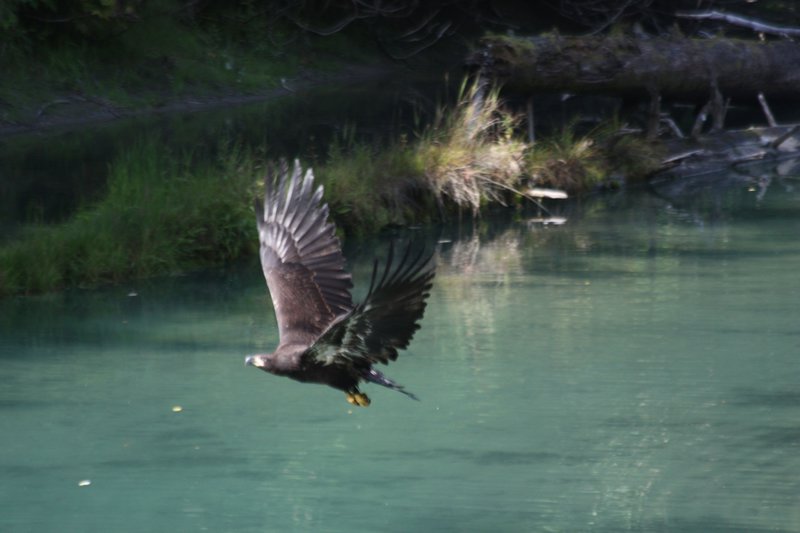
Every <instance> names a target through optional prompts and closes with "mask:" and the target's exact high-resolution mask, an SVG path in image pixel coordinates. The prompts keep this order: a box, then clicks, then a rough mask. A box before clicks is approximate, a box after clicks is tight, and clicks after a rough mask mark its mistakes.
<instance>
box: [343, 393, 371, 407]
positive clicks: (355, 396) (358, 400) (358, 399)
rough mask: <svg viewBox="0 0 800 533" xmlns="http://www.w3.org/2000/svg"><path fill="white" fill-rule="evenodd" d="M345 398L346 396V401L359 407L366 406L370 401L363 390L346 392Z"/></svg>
mask: <svg viewBox="0 0 800 533" xmlns="http://www.w3.org/2000/svg"><path fill="white" fill-rule="evenodd" d="M345 398H347V403H350V404H353V405H358V406H360V407H367V406H368V405H369V404H370V403H372V401H371V400H370V399H369V396H367V395H366V394H364V393H363V392H346V393H345Z"/></svg>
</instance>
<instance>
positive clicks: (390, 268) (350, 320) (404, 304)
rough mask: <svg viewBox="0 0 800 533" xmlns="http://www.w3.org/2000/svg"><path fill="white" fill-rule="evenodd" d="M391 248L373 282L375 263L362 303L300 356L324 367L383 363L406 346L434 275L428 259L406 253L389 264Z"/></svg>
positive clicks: (424, 303) (391, 247) (422, 311)
mask: <svg viewBox="0 0 800 533" xmlns="http://www.w3.org/2000/svg"><path fill="white" fill-rule="evenodd" d="M393 255H394V246H393V245H392V246H390V248H389V256H388V257H387V259H386V266H385V267H384V269H383V273H382V275H381V276H380V279H378V261H377V260H376V261H375V265H374V267H373V270H372V282H371V283H370V287H369V293H368V294H367V297H366V298H365V300H364V302H362V303H361V304H359V305H357V306H356V307H355V309H353V310H352V312H350V313H349V314H347V315H345V316H344V317H342V318H341V319H339V320H337V321H336V322H335V323H333V324H332V325H331V326H330V328H328V330H327V331H325V333H323V334H322V336H320V338H319V339H317V341H316V342H315V343H314V344H313V345H312V346H311V347H310V348H309V350H308V351H307V352H306V355H305V356H304V357H313V358H314V359H316V360H317V361H319V362H322V363H325V364H352V363H356V364H357V363H359V362H361V363H368V364H371V363H383V364H387V363H388V362H389V361H394V360H395V359H397V350H399V349H403V348H405V347H406V346H408V343H409V342H410V341H411V338H412V337H413V336H414V332H415V331H416V330H417V329H419V323H418V322H419V320H420V319H421V318H422V315H423V313H424V312H425V305H426V302H425V300H426V299H427V297H428V295H429V294H430V289H431V286H432V281H433V276H434V274H435V270H434V266H433V262H432V261H431V256H430V255H423V250H420V251H419V252H418V253H417V254H415V255H412V254H411V246H410V245H409V246H408V248H406V251H405V253H404V254H403V257H402V258H401V259H400V262H399V263H398V264H397V265H396V266H394V265H392V260H393Z"/></svg>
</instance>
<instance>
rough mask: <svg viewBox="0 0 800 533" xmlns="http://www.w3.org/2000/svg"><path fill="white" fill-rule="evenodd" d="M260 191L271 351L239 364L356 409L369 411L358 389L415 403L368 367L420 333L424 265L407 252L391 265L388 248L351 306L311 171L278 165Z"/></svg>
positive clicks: (429, 272)
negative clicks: (275, 338)
mask: <svg viewBox="0 0 800 533" xmlns="http://www.w3.org/2000/svg"><path fill="white" fill-rule="evenodd" d="M265 189H266V192H265V195H264V202H263V205H262V203H261V202H257V203H256V215H257V221H258V233H259V240H260V244H261V266H262V267H263V269H264V277H265V278H266V280H267V286H268V287H269V292H270V295H271V296H272V303H273V305H274V307H275V317H276V319H277V322H278V333H279V343H278V347H277V348H276V349H275V351H274V352H273V353H270V354H259V355H253V356H250V357H248V358H247V359H246V360H245V361H246V363H247V364H249V365H253V366H256V367H258V368H260V369H262V370H264V371H266V372H270V373H272V374H276V375H280V376H286V377H290V378H292V379H295V380H297V381H303V382H312V383H321V384H325V385H329V386H331V387H334V388H336V389H340V390H343V391H344V392H345V394H346V396H347V400H348V401H349V402H350V403H352V404H355V405H361V406H366V405H369V403H370V400H369V398H368V397H367V395H366V394H364V393H362V392H361V391H360V390H359V388H358V385H359V383H360V382H361V381H369V382H372V383H377V384H379V385H383V386H385V387H388V388H391V389H394V390H397V391H400V392H402V393H404V394H406V395H408V396H410V397H412V398H415V396H414V395H413V394H411V393H410V392H407V391H406V390H404V388H403V387H402V386H400V385H398V384H397V383H395V382H394V381H392V380H391V379H389V378H387V377H386V376H384V375H383V374H382V373H381V372H379V371H377V370H375V369H374V368H373V365H374V364H375V363H383V364H387V363H389V361H394V360H395V359H397V351H398V350H400V349H403V348H406V347H407V346H408V343H409V342H410V341H411V338H412V337H413V336H414V332H415V331H416V330H417V329H419V321H420V319H421V318H422V315H423V313H424V311H425V305H426V302H425V300H426V299H427V297H428V295H429V293H430V289H431V286H432V280H433V276H434V267H433V264H432V261H431V257H430V256H429V255H424V254H423V252H422V251H420V252H418V253H412V251H411V246H410V245H409V246H408V247H407V248H406V250H405V252H404V253H403V255H402V257H400V258H399V260H397V259H396V258H395V254H394V246H393V245H390V247H389V254H388V257H387V259H386V264H385V266H384V267H383V268H382V269H380V268H379V263H378V261H377V260H376V261H375V265H374V267H373V271H372V281H371V283H370V288H369V292H368V293H367V296H366V298H365V299H364V301H363V302H362V303H360V304H358V305H354V304H353V301H352V299H351V296H350V289H351V288H352V285H353V284H352V279H351V275H350V274H349V273H348V272H347V271H345V269H344V267H345V259H344V256H343V255H342V250H341V246H340V244H339V239H338V238H337V237H336V234H335V228H334V226H333V224H332V223H331V222H330V221H328V206H327V205H326V204H325V203H323V201H322V193H323V189H322V186H321V185H320V186H319V187H317V188H316V190H315V189H314V175H313V173H312V171H311V169H308V170H306V172H305V174H304V175H303V170H302V168H301V166H300V164H299V162H297V161H295V163H294V168H293V169H292V171H291V172H290V171H289V168H288V166H287V165H286V163H285V162H284V163H282V164H281V165H280V166H279V168H278V169H277V170H276V169H272V170H270V171H269V172H268V174H267V177H266V186H265Z"/></svg>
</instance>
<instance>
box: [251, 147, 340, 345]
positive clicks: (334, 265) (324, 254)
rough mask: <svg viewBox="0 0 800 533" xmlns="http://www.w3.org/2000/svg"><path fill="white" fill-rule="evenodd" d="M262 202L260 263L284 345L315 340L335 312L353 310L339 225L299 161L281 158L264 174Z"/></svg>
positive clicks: (259, 207)
mask: <svg viewBox="0 0 800 533" xmlns="http://www.w3.org/2000/svg"><path fill="white" fill-rule="evenodd" d="M265 185H266V187H265V190H266V192H265V195H264V202H263V205H262V204H261V203H260V202H256V215H257V219H258V234H259V241H260V243H261V252H260V256H261V266H262V268H263V269H264V277H265V278H266V280H267V286H268V287H269V292H270V296H271V297H272V303H273V305H274V306H275V317H276V318H277V321H278V331H279V334H280V345H290V344H295V345H296V344H306V345H309V344H311V343H312V342H313V341H314V339H316V338H317V336H319V334H320V333H322V332H323V331H325V329H326V328H328V327H329V326H330V324H331V323H332V322H333V321H334V320H336V318H337V317H339V316H341V315H344V314H346V313H349V312H350V311H352V310H353V302H352V299H351V296H350V288H351V287H352V286H353V284H352V281H351V276H350V274H349V273H348V272H346V271H345V270H344V265H345V260H344V256H343V255H342V250H341V245H340V244H339V239H338V238H337V237H336V234H335V228H334V226H333V224H332V223H331V222H329V221H328V206H327V204H325V203H322V185H320V186H319V187H317V189H316V190H314V174H313V172H312V171H311V169H308V170H307V171H306V172H305V175H303V170H302V168H301V166H300V163H299V162H298V161H295V163H294V167H293V169H292V171H291V173H290V172H289V168H288V165H287V164H286V162H285V161H282V162H281V163H280V165H279V168H278V169H275V168H274V167H272V168H270V169H269V170H268V172H267V176H266V184H265Z"/></svg>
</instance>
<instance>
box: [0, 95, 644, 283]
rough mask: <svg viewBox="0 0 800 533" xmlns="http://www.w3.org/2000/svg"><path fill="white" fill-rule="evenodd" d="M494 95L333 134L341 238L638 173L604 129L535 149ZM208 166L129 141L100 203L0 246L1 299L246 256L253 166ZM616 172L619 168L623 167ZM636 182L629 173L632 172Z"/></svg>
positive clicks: (331, 157)
mask: <svg viewBox="0 0 800 533" xmlns="http://www.w3.org/2000/svg"><path fill="white" fill-rule="evenodd" d="M518 122H519V120H518V117H516V116H515V115H514V114H512V113H510V112H508V111H507V110H504V108H503V106H502V102H501V101H500V99H499V97H498V94H497V91H494V90H489V89H488V88H485V87H483V86H472V87H471V88H468V89H466V88H465V89H464V91H463V93H462V97H461V99H460V102H459V103H458V105H457V106H455V107H454V108H453V109H441V110H440V112H439V115H438V116H437V118H436V119H435V120H434V122H433V123H432V124H431V126H430V127H428V128H427V129H425V131H424V132H422V133H421V134H419V135H418V136H417V137H415V138H414V139H411V140H409V139H408V138H405V137H404V138H400V139H398V140H397V141H396V142H395V143H392V144H391V145H390V146H384V147H376V146H371V145H365V144H359V143H356V142H354V141H352V136H350V137H348V136H344V137H343V138H342V139H340V140H339V141H338V142H335V143H333V144H332V145H331V147H330V149H329V153H328V154H327V157H325V158H324V161H322V162H319V163H318V164H315V169H314V170H315V174H316V176H317V178H318V180H319V181H320V182H321V183H322V184H324V185H325V188H326V195H325V198H326V200H327V201H328V203H329V204H330V206H331V213H332V216H333V218H334V219H335V221H336V223H337V225H338V226H339V228H340V230H341V231H343V233H344V234H345V235H363V234H365V233H369V232H377V231H379V230H380V229H381V228H383V227H385V226H387V225H392V224H399V225H403V224H411V223H420V222H426V221H430V220H434V219H438V218H440V217H446V216H448V214H450V213H455V212H467V213H471V214H472V215H478V214H479V212H480V210H481V209H482V208H484V207H485V206H487V205H490V204H498V203H499V204H503V205H508V204H509V203H520V202H521V201H524V200H523V198H524V192H525V191H526V190H527V189H529V188H530V187H532V186H548V187H556V188H562V189H566V190H568V191H569V192H571V193H573V194H574V193H581V192H584V191H587V190H591V189H592V188H594V187H596V186H597V185H598V184H600V183H601V182H603V180H605V179H606V178H607V176H608V175H610V174H611V173H613V172H615V169H622V170H623V171H624V170H628V173H629V174H631V171H630V169H634V170H635V172H640V173H646V171H647V170H648V169H649V167H648V165H649V159H648V157H649V155H650V154H652V153H653V151H652V149H651V148H649V147H648V146H646V145H644V144H643V143H642V141H638V140H636V139H633V138H628V137H621V138H620V137H617V136H615V134H614V131H615V129H614V128H612V127H608V128H601V129H598V130H596V132H595V134H594V135H589V136H577V135H575V134H574V133H572V132H571V131H569V130H567V131H565V132H564V133H563V134H562V135H560V136H557V137H554V138H552V139H550V140H548V141H544V142H541V143H539V144H537V145H535V146H531V145H529V144H527V143H526V142H525V141H524V140H522V139H521V138H520V136H519V135H518V133H517V132H518V129H519V128H518V127H517V126H518ZM218 154H221V155H218V156H217V158H216V159H213V160H208V158H207V157H194V154H191V153H171V152H170V151H168V150H167V149H165V148H164V147H163V145H161V144H159V142H158V141H157V140H150V141H146V142H142V143H139V144H137V145H135V146H133V147H131V148H130V149H129V150H128V151H127V152H125V153H123V154H122V155H121V156H120V157H118V158H117V160H115V161H114V162H113V164H112V165H111V169H110V174H109V177H108V184H107V192H106V195H105V196H104V198H102V199H101V200H99V201H98V202H96V203H94V204H92V205H88V206H86V207H84V208H83V209H81V210H79V211H78V212H77V214H76V215H75V216H74V217H73V218H72V219H70V220H69V221H67V222H66V223H63V224H58V225H30V226H28V227H27V228H25V229H24V230H23V231H22V233H21V235H20V236H19V237H18V238H17V239H16V240H14V241H12V242H11V243H9V244H7V245H6V246H4V247H3V248H0V295H9V294H30V293H39V292H46V291H51V290H56V289H60V288H63V287H69V286H86V285H96V284H100V283H107V282H118V281H121V280H125V279H131V278H140V277H149V276H155V275H164V274H171V273H177V272H185V271H190V270H194V269H199V268H205V267H210V266H215V265H223V264H226V263H228V262H230V261H232V260H235V259H237V258H240V257H243V256H247V255H250V254H253V253H255V251H256V248H257V237H256V233H255V223H254V220H253V216H254V215H253V210H252V202H253V199H254V198H256V197H257V195H258V194H259V191H260V190H261V184H260V183H259V182H258V180H259V178H260V174H261V168H263V164H264V162H263V161H262V159H261V158H260V157H259V155H258V154H256V153H253V152H249V151H242V150H241V149H239V148H238V147H237V146H236V145H234V144H228V145H225V146H222V147H220V149H219V150H218ZM623 167H625V168H623ZM635 172H634V173H635Z"/></svg>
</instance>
